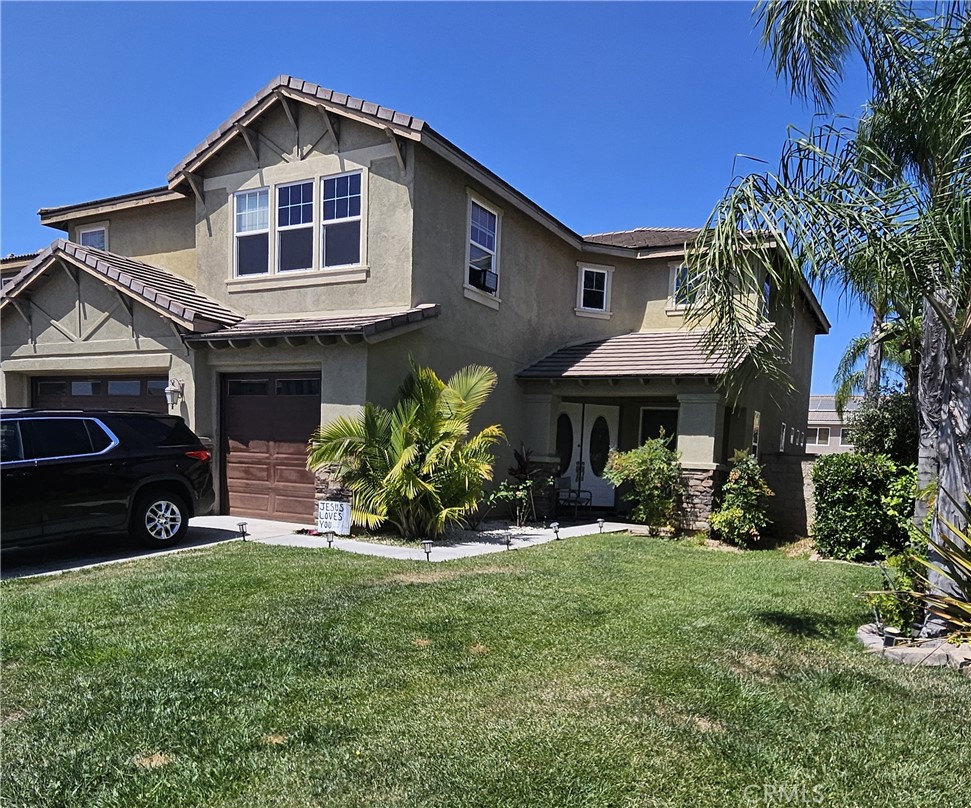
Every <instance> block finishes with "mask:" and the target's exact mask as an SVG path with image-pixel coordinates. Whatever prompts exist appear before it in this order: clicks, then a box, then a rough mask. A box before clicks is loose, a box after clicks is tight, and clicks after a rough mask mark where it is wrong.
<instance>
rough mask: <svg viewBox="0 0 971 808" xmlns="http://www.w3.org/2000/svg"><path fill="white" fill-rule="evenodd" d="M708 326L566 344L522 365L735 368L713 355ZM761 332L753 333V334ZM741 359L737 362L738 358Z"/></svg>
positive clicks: (579, 370)
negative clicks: (709, 352) (708, 343)
mask: <svg viewBox="0 0 971 808" xmlns="http://www.w3.org/2000/svg"><path fill="white" fill-rule="evenodd" d="M704 336H705V333H704V332H703V331H673V330H672V331H639V332H635V333H632V334H622V335H620V336H616V337H608V338H607V339H601V340H596V341H594V342H584V343H582V344H580V345H567V346H565V347H563V348H560V349H559V350H556V351H554V352H553V353H551V354H550V355H549V356H546V357H544V358H543V359H540V360H539V361H538V362H535V363H534V364H532V365H530V366H529V367H527V368H525V369H524V370H522V371H520V372H519V373H518V374H517V376H519V378H523V379H569V378H574V379H588V378H618V377H631V378H644V377H652V376H717V375H719V374H721V373H724V372H725V371H727V370H730V369H731V366H732V363H731V362H730V361H729V360H728V358H727V357H725V356H718V355H716V356H714V357H709V356H708V355H707V353H706V351H705V349H704V347H703V346H702V340H703V338H704ZM754 339H758V335H757V334H754V335H753V340H754ZM735 364H737V363H735Z"/></svg>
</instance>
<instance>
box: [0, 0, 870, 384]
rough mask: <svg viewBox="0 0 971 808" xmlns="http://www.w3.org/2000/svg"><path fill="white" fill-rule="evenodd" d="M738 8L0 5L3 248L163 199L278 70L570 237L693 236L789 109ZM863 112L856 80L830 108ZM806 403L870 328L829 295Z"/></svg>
mask: <svg viewBox="0 0 971 808" xmlns="http://www.w3.org/2000/svg"><path fill="white" fill-rule="evenodd" d="M751 9H752V3H750V2H745V3H733V2H724V3H708V2H681V3H461V4H452V3H273V4H264V3H255V2H254V3H229V2H226V3H21V2H9V1H7V0H5V2H3V3H2V4H0V26H2V27H0V37H2V41H0V81H2V98H0V115H2V132H3V137H2V143H0V171H2V174H0V253H2V254H3V255H7V254H8V253H11V252H12V253H22V252H30V251H33V250H35V249H38V248H40V247H43V246H45V245H46V244H48V243H49V242H50V241H51V240H52V239H54V238H55V237H57V236H58V235H59V232H56V231H53V230H50V229H48V228H44V227H41V225H40V224H39V222H38V219H37V215H36V213H37V209H38V208H40V207H48V206H56V205H62V204H69V203H73V202H81V201H84V200H89V199H95V198H99V197H104V196H113V195H116V194H121V193H127V192H130V191H135V190H140V189H143V188H151V187H155V186H159V185H164V183H165V177H166V174H167V173H168V171H169V169H171V168H172V166H173V165H175V164H176V163H177V162H178V161H179V159H180V158H181V157H182V156H184V155H185V154H186V153H187V152H189V151H190V150H191V149H192V148H193V147H194V146H195V145H196V144H197V143H198V142H199V141H201V140H202V139H203V138H204V137H205V136H206V135H207V134H209V132H211V131H212V130H213V129H215V128H216V127H217V126H218V125H219V124H220V123H221V122H222V121H223V120H224V119H225V118H226V117H228V116H229V115H230V114H231V113H232V112H233V111H234V110H235V109H237V108H238V107H239V106H240V105H241V104H242V103H243V102H244V101H246V100H247V99H248V98H249V97H250V96H252V95H253V94H254V93H255V92H256V91H257V90H258V89H259V88H261V87H262V86H263V85H264V84H266V82H267V81H269V80H270V79H271V78H272V77H273V76H276V75H278V74H280V73H289V74H291V75H295V76H298V77H300V78H304V79H307V80H309V81H313V82H316V83H318V84H321V85H323V86H325V87H329V88H331V89H334V90H339V91H341V92H346V93H350V94H351V95H356V96H359V97H362V98H365V99H368V100H370V101H375V102H377V103H380V104H383V105H386V106H389V107H392V108H394V109H398V110H401V111H403V112H407V113H410V114H412V115H416V116H418V117H420V118H424V119H425V120H426V121H428V122H429V124H430V125H431V126H432V127H433V128H435V129H436V130H438V131H439V132H441V133H442V134H443V135H445V136H446V137H447V138H449V139H450V140H452V141H453V142H454V143H456V144H457V145H459V146H460V147H461V148H463V149H464V150H465V151H467V152H468V153H469V154H471V155H472V156H473V157H475V158H476V159H478V160H479V161H481V162H482V163H484V164H485V165H487V166H488V167H489V168H491V169H492V170H493V171H495V172H496V173H497V174H499V175H500V176H501V177H503V178H504V179H505V180H507V181H508V182H510V183H511V184H512V185H514V186H515V187H516V188H518V189H519V190H520V191H522V192H523V193H525V194H526V195H527V196H529V197H531V198H532V199H533V200H535V201H536V202H537V203H539V204H540V205H542V206H543V207H544V208H546V209H547V210H549V211H550V212H551V213H552V214H553V215H554V216H556V217H557V218H559V219H560V220H561V221H563V222H564V223H566V224H567V225H568V226H570V227H572V228H573V229H574V230H576V231H578V232H581V233H595V232H602V231H606V230H623V229H628V228H632V227H638V226H645V225H646V226H698V225H701V224H703V223H704V222H705V221H706V219H707V218H708V216H709V214H710V212H711V209H712V207H713V206H714V203H715V202H716V201H717V199H718V198H719V197H720V196H721V194H722V193H723V192H724V190H725V188H726V186H727V185H728V183H729V182H730V181H731V179H732V176H733V173H734V172H735V171H736V170H743V169H745V170H749V169H747V168H746V166H749V167H751V166H752V165H753V164H751V163H746V162H744V161H743V162H740V163H736V156H737V155H752V156H756V157H761V158H763V159H766V160H769V161H770V163H774V162H775V161H776V160H777V158H778V155H779V152H780V147H781V144H782V141H783V139H784V138H785V135H786V129H787V127H788V126H789V125H790V124H792V125H796V126H800V127H805V126H806V125H807V124H808V123H809V121H810V118H811V115H812V111H811V110H809V109H807V108H805V107H804V106H803V105H801V104H799V103H796V102H792V101H791V100H790V98H789V95H788V92H787V91H786V89H785V87H784V86H782V85H781V84H779V83H778V82H777V81H776V79H775V76H774V74H773V72H772V69H771V67H770V66H769V63H768V59H767V58H766V56H765V55H764V53H763V52H762V50H761V48H760V47H759V42H758V34H757V32H756V31H755V30H754V27H753V25H754V23H753V19H752V17H751ZM865 100H866V84H865V81H864V80H863V78H862V76H861V75H859V74H857V75H854V76H853V77H852V78H851V81H849V82H848V83H847V85H846V87H845V89H844V91H843V94H842V96H841V98H840V99H839V102H838V105H837V106H838V111H840V112H843V113H846V114H856V113H857V112H858V111H859V109H860V107H861V105H862V103H863V102H864V101H865ZM824 306H825V309H826V311H827V314H828V315H829V317H830V319H831V320H832V321H833V322H834V326H835V327H834V329H833V333H832V334H831V335H830V336H828V337H821V338H819V339H817V342H816V362H815V368H814V372H813V392H817V393H826V392H829V391H830V390H831V387H832V385H831V379H832V376H833V371H834V370H835V366H836V362H837V361H838V358H839V356H840V354H841V353H842V350H843V348H844V346H845V344H846V342H847V340H848V338H849V337H850V336H853V335H855V334H858V333H861V332H862V331H864V330H865V329H866V326H867V323H866V321H865V319H864V318H862V317H861V316H860V315H859V313H857V312H855V311H847V307H846V306H845V305H842V304H841V303H840V302H839V300H838V299H837V297H836V296H835V295H833V294H827V295H826V296H825V299H824Z"/></svg>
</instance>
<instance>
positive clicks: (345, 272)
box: [226, 166, 370, 292]
mask: <svg viewBox="0 0 971 808" xmlns="http://www.w3.org/2000/svg"><path fill="white" fill-rule="evenodd" d="M350 174H360V175H361V215H360V217H348V218H346V219H334V220H332V221H334V222H349V221H356V220H358V218H359V219H360V222H361V233H360V236H361V248H360V253H361V257H360V261H359V262H358V263H356V264H341V265H340V266H332V267H325V266H323V255H322V248H323V225H324V221H323V210H324V206H323V181H324V180H329V179H332V178H334V177H341V176H345V175H350ZM368 176H369V171H368V168H367V167H366V166H361V167H359V168H352V169H349V170H347V171H336V172H334V173H324V174H321V173H315V174H311V175H309V176H299V175H298V176H295V177H293V176H288V177H287V178H286V179H282V178H281V179H280V181H279V182H269V183H265V184H262V185H253V186H252V187H249V186H247V185H246V184H245V183H244V184H243V185H241V186H240V187H237V188H235V189H233V188H230V189H227V190H228V192H229V197H230V205H229V208H230V216H231V226H230V227H229V228H228V230H229V238H230V248H229V254H230V255H231V256H232V261H231V262H230V267H229V273H230V274H229V277H228V278H227V279H226V283H227V285H228V286H230V287H233V288H232V289H230V291H236V292H240V291H255V290H256V289H257V288H261V287H262V286H274V285H276V284H277V283H279V282H282V281H286V280H289V279H293V280H294V283H295V284H296V283H297V279H301V278H302V279H305V281H304V282H303V283H301V284H300V285H317V282H316V281H315V280H312V279H313V278H317V277H319V276H323V275H329V276H332V278H331V280H330V281H329V282H330V283H345V282H349V283H358V282H361V281H364V280H367V279H368V278H369V277H370V268H369V266H368V262H367V249H368V239H367V230H368ZM261 178H262V177H261ZM306 182H312V183H313V184H314V201H313V206H314V222H313V230H314V247H313V259H314V265H313V267H312V268H311V269H309V270H300V269H291V270H287V271H286V272H280V271H279V243H280V236H279V231H280V229H281V228H280V227H279V226H278V225H277V222H278V214H279V211H278V210H277V203H278V200H279V189H280V188H283V187H285V186H289V185H301V184H303V183H306ZM254 191H267V192H268V193H269V195H270V202H269V215H268V217H267V221H268V229H267V230H265V231H263V230H252V231H249V233H244V234H242V235H253V234H256V233H263V232H266V233H268V234H269V238H268V242H269V248H268V249H269V256H268V261H267V271H266V272H261V273H259V274H253V275H239V274H237V271H236V270H237V266H238V255H237V240H236V239H237V236H238V235H240V234H238V233H237V232H236V197H237V196H239V195H240V194H248V193H253V192H254ZM301 226H305V225H297V226H296V227H301ZM285 229H288V230H290V229H295V228H294V227H287V228H285ZM321 283H325V282H324V281H321ZM249 284H254V285H253V286H252V287H248V285H249ZM244 285H246V286H244Z"/></svg>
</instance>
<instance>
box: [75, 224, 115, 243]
mask: <svg viewBox="0 0 971 808" xmlns="http://www.w3.org/2000/svg"><path fill="white" fill-rule="evenodd" d="M77 232H78V244H80V245H81V246H82V247H93V248H94V249H96V250H107V249H108V223H107V222H99V223H98V224H89V225H86V226H85V227H79V228H78V231H77Z"/></svg>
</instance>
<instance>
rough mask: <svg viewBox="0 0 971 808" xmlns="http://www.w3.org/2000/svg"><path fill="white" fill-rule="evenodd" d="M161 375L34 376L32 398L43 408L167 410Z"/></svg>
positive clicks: (166, 381)
mask: <svg viewBox="0 0 971 808" xmlns="http://www.w3.org/2000/svg"><path fill="white" fill-rule="evenodd" d="M167 386H168V380H167V379H166V378H165V377H164V376H70V377H67V376H51V377H40V378H35V379H34V380H33V390H32V391H31V402H32V405H33V406H34V407H39V408H41V409H45V410H148V411H149V412H162V413H164V412H167V407H166V404H165V388H166V387H167Z"/></svg>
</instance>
